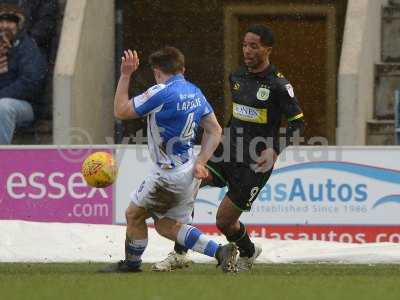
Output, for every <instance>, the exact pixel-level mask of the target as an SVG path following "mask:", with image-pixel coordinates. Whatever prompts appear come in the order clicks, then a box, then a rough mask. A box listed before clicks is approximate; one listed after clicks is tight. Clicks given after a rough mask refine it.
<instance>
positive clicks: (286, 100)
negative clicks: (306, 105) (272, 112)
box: [278, 80, 303, 122]
mask: <svg viewBox="0 0 400 300" xmlns="http://www.w3.org/2000/svg"><path fill="white" fill-rule="evenodd" d="M278 91H279V106H280V109H281V112H282V113H283V114H284V115H285V116H286V118H287V120H288V121H289V122H290V121H294V120H297V119H300V118H302V117H303V112H302V110H301V108H300V105H299V101H298V100H297V97H296V95H295V93H294V89H293V86H292V85H291V84H290V83H289V82H288V81H286V80H285V82H280V84H279V87H278Z"/></svg>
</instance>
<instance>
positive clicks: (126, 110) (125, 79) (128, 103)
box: [114, 50, 140, 120]
mask: <svg viewBox="0 0 400 300" xmlns="http://www.w3.org/2000/svg"><path fill="white" fill-rule="evenodd" d="M138 67H139V58H138V55H137V52H136V51H135V50H134V51H132V50H127V51H124V56H123V57H122V62H121V76H120V78H119V81H118V86H117V90H116V92H115V97H114V116H115V117H116V118H118V119H121V120H125V119H136V118H139V117H140V116H139V115H138V114H137V113H136V112H135V110H134V108H133V104H132V100H129V93H128V91H129V82H130V78H131V76H132V73H133V72H135V71H136V70H137V68H138Z"/></svg>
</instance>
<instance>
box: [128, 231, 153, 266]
mask: <svg viewBox="0 0 400 300" xmlns="http://www.w3.org/2000/svg"><path fill="white" fill-rule="evenodd" d="M147 241H148V240H147V239H143V240H130V239H128V238H127V239H126V240H125V256H126V257H125V260H126V263H127V264H128V266H130V267H132V268H138V267H140V265H141V264H142V254H143V252H144V250H145V249H146V247H147Z"/></svg>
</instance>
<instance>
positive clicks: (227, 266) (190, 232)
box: [154, 218, 237, 272]
mask: <svg viewBox="0 0 400 300" xmlns="http://www.w3.org/2000/svg"><path fill="white" fill-rule="evenodd" d="M154 225H155V228H156V230H157V232H158V233H159V234H160V235H162V236H164V237H166V238H167V239H170V240H172V241H175V242H178V243H179V244H180V245H184V246H185V247H186V248H187V249H191V250H193V251H195V252H198V253H201V254H205V255H207V256H210V257H214V258H215V259H216V260H217V262H218V266H221V269H222V271H223V272H236V263H235V259H236V254H237V250H236V246H235V245H233V244H227V245H224V246H220V245H218V244H217V243H216V242H214V241H213V240H211V239H210V238H208V237H207V236H206V235H205V234H203V233H202V232H201V231H200V230H199V229H197V228H196V227H193V226H190V225H186V224H181V223H179V222H177V221H175V220H173V219H170V218H161V219H158V220H155V223H154Z"/></svg>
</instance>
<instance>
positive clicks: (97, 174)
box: [81, 152, 118, 188]
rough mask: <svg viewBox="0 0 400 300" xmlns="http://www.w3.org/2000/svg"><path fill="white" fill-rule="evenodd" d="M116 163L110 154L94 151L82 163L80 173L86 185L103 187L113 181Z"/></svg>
mask: <svg viewBox="0 0 400 300" xmlns="http://www.w3.org/2000/svg"><path fill="white" fill-rule="evenodd" d="M117 171H118V168H117V165H116V163H115V160H114V158H113V156H112V154H110V153H107V152H94V153H92V154H90V155H89V156H88V157H87V158H86V159H85V161H84V162H83V164H82V170H81V172H82V175H83V177H84V178H85V180H86V182H87V184H88V185H90V186H92V187H96V188H104V187H107V186H109V185H111V184H113V183H114V181H115V179H116V177H117Z"/></svg>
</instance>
